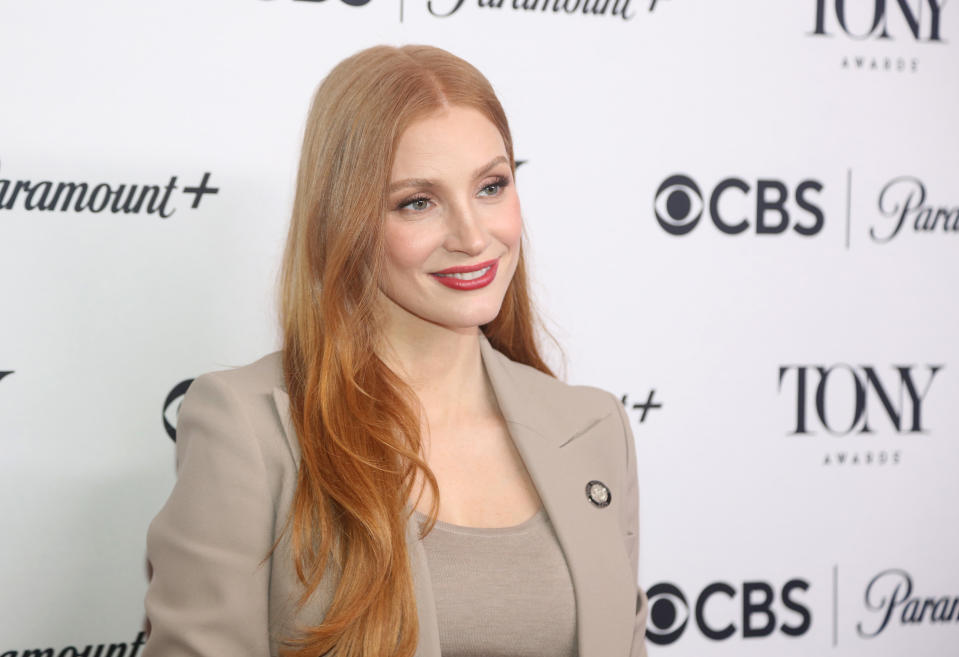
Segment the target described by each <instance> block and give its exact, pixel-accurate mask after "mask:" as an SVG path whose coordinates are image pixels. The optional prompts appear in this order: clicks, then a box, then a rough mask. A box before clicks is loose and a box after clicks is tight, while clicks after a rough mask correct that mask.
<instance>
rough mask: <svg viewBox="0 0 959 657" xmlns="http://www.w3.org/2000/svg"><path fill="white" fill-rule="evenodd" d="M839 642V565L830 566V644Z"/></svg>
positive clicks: (834, 645)
mask: <svg viewBox="0 0 959 657" xmlns="http://www.w3.org/2000/svg"><path fill="white" fill-rule="evenodd" d="M838 643H839V565H838V564H833V567H832V645H833V647H834V648H835V647H836V645H837V644H838Z"/></svg>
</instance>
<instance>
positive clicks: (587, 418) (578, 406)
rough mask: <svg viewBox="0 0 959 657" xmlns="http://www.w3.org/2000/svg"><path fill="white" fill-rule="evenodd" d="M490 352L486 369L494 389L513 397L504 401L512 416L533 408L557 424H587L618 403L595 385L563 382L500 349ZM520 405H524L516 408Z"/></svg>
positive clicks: (618, 402) (524, 413)
mask: <svg viewBox="0 0 959 657" xmlns="http://www.w3.org/2000/svg"><path fill="white" fill-rule="evenodd" d="M489 353H491V354H492V359H491V362H492V365H493V367H492V368H490V369H489V370H488V371H489V373H490V375H491V377H493V378H494V382H493V383H494V386H495V387H496V388H497V392H500V391H503V392H506V393H508V394H509V396H510V397H512V399H509V400H505V401H506V403H507V405H508V406H509V407H510V410H511V411H512V412H513V414H514V415H523V416H529V415H530V414H531V413H532V412H533V410H534V409H535V410H536V411H538V412H537V413H536V415H538V416H540V417H545V416H549V417H551V418H552V420H553V421H554V422H555V423H556V424H561V425H564V426H567V427H569V426H575V425H588V424H590V423H592V422H594V421H596V420H598V419H602V418H605V417H607V416H610V415H613V414H614V413H616V409H617V407H618V406H620V405H621V403H620V401H619V399H618V398H617V397H616V396H615V395H613V394H612V393H611V392H609V391H607V390H604V389H603V388H600V387H598V386H594V385H576V384H570V383H566V382H565V381H562V380H560V379H558V378H556V377H554V376H551V375H549V374H546V373H545V372H541V371H540V370H538V369H536V368H535V367H532V366H530V365H526V364H524V363H519V362H517V361H514V360H511V359H510V358H509V357H507V356H506V355H505V354H503V353H502V352H500V351H499V350H496V349H491V350H490V352H489ZM501 401H504V400H501ZM520 405H522V406H523V407H525V408H522V409H520V408H518V406H520Z"/></svg>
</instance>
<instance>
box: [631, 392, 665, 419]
mask: <svg viewBox="0 0 959 657" xmlns="http://www.w3.org/2000/svg"><path fill="white" fill-rule="evenodd" d="M655 396H656V389H655V388H653V389H651V390H650V391H649V394H648V395H647V396H646V401H644V402H636V403H635V404H632V405H630V404H629V403H628V402H627V401H626V398H627V397H628V395H623V397H622V400H621V401H622V402H623V406H625V407H626V408H632V409H634V410H637V409H638V410H641V411H642V413H640V415H639V423H640V424H642V423H643V422H645V421H646V414H647V413H649V411H651V410H653V409H656V408H662V407H663V403H662V402H658V401H653V398H654V397H655Z"/></svg>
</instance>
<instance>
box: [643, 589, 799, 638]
mask: <svg viewBox="0 0 959 657" xmlns="http://www.w3.org/2000/svg"><path fill="white" fill-rule="evenodd" d="M808 588H809V582H806V581H804V580H801V579H791V580H789V581H788V582H786V583H785V584H784V585H783V586H782V588H781V589H780V591H779V599H780V601H781V603H782V607H783V608H784V609H785V610H788V611H789V612H791V614H793V615H795V616H797V617H798V618H796V619H795V622H793V623H792V624H790V623H786V622H782V623H779V622H778V619H777V616H776V613H777V611H778V613H779V614H780V616H782V615H783V611H782V610H781V609H778V608H774V607H776V605H775V602H776V595H775V592H774V590H773V587H772V586H771V585H770V584H769V583H767V582H761V581H753V582H743V584H742V589H741V591H742V595H741V597H740V600H739V602H738V603H737V602H736V598H737V596H738V595H739V593H738V592H737V590H736V589H735V588H733V587H732V586H731V585H729V584H727V583H726V582H713V583H712V584H709V585H708V586H706V587H705V588H704V589H703V590H702V591H701V592H700V593H699V595H697V596H696V601H695V605H694V607H693V609H692V613H690V607H689V603H688V602H687V601H686V596H685V595H684V594H683V592H682V591H681V590H680V589H679V587H678V586H676V585H675V584H671V583H669V582H662V583H659V584H656V585H655V586H652V587H650V588H649V589H648V590H647V591H646V596H647V597H648V599H649V619H648V622H647V624H646V638H647V639H649V640H650V641H652V642H653V643H655V644H658V645H667V644H670V643H673V642H674V641H677V640H678V639H679V637H681V636H682V634H683V632H685V631H686V627H687V625H689V620H690V617H692V619H693V622H694V623H695V625H696V627H698V628H699V631H700V632H701V633H702V635H703V636H705V637H706V638H707V639H711V640H713V641H722V640H724V639H728V638H729V637H731V636H733V635H734V634H736V633H737V632H741V633H742V636H743V638H744V639H748V638H756V637H765V636H769V635H770V634H772V633H773V632H775V631H776V630H777V629H778V630H779V631H780V632H782V633H783V634H785V635H787V636H800V635H802V634H805V633H806V632H807V631H808V630H809V626H810V625H811V624H812V615H811V614H810V612H809V608H808V607H807V606H806V605H804V604H802V602H799V601H797V600H796V599H795V594H796V592H797V591H806V590H807V589H808ZM723 598H725V600H723ZM730 602H732V603H733V604H732V605H730ZM731 607H732V609H731ZM707 608H708V611H707ZM734 609H735V611H734ZM737 620H738V621H739V622H740V625H737V622H736V621H737ZM790 620H793V619H790ZM777 623H778V626H777Z"/></svg>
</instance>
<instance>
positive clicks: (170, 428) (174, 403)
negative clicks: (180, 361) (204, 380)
mask: <svg viewBox="0 0 959 657" xmlns="http://www.w3.org/2000/svg"><path fill="white" fill-rule="evenodd" d="M191 383H193V379H185V380H183V381H180V382H179V383H178V384H176V385H175V386H173V389H172V390H170V394H168V395H167V396H166V401H164V402H163V428H164V429H166V433H167V435H168V436H170V440H172V441H173V442H176V419H177V415H178V414H179V412H180V403H181V402H182V401H183V395H185V394H186V391H187V389H188V388H189V387H190V384H191Z"/></svg>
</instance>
